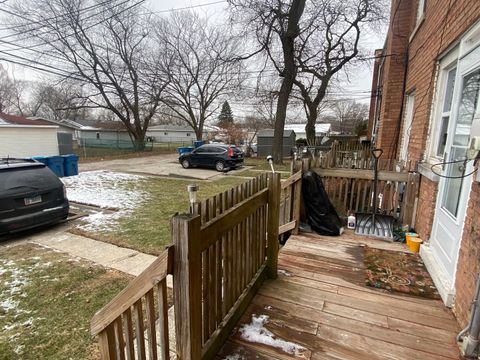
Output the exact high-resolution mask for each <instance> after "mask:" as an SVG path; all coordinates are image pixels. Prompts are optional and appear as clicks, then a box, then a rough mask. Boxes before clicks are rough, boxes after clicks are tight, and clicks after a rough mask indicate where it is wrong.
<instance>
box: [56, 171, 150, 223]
mask: <svg viewBox="0 0 480 360" xmlns="http://www.w3.org/2000/svg"><path fill="white" fill-rule="evenodd" d="M143 179H145V177H144V176H139V175H132V174H122V173H116V172H111V171H89V172H83V173H80V174H79V175H77V176H70V177H66V178H62V181H63V183H64V184H65V187H66V189H67V197H68V199H69V200H70V201H73V202H77V203H80V204H85V205H92V206H98V207H100V208H103V209H115V210H116V211H115V212H113V213H108V212H103V211H99V212H96V213H93V214H90V215H89V216H88V217H86V218H83V219H82V220H83V223H82V224H80V225H78V227H79V228H80V229H81V230H84V231H91V232H95V231H108V230H111V229H113V228H115V227H116V226H117V225H118V220H119V219H120V218H123V217H126V216H128V215H129V214H130V213H131V212H132V210H133V209H135V208H136V207H137V206H139V205H140V204H141V203H143V201H144V200H145V198H146V197H147V193H146V192H145V191H143V190H142V189H141V187H140V186H139V182H140V181H141V180H143Z"/></svg>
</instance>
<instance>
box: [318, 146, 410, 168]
mask: <svg viewBox="0 0 480 360" xmlns="http://www.w3.org/2000/svg"><path fill="white" fill-rule="evenodd" d="M312 167H315V168H323V169H370V170H371V169H372V168H373V162H372V152H371V145H369V144H368V145H367V144H362V143H360V142H359V141H358V140H355V141H352V140H350V141H335V142H334V143H333V145H332V147H331V149H330V150H328V151H319V152H317V153H315V156H314V158H313V159H312ZM414 168H415V162H412V161H408V162H405V161H398V160H395V159H388V158H387V157H383V158H380V159H379V161H378V169H379V170H384V171H414V170H415V169H414Z"/></svg>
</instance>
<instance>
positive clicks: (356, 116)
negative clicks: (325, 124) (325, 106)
mask: <svg viewBox="0 0 480 360" xmlns="http://www.w3.org/2000/svg"><path fill="white" fill-rule="evenodd" d="M331 109H332V111H333V113H334V114H335V118H336V121H337V122H338V124H339V127H338V129H339V131H340V133H342V134H345V133H349V134H354V133H356V131H357V127H358V126H359V125H360V124H361V123H362V122H364V121H365V120H366V119H368V105H367V104H363V103H358V102H356V101H355V100H337V101H335V102H333V103H332V106H331Z"/></svg>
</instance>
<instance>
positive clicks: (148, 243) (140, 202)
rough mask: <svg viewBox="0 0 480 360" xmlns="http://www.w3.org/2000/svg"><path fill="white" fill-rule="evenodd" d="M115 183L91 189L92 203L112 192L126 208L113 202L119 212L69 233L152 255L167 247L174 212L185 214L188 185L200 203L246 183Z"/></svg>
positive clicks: (145, 179) (138, 179) (234, 179)
mask: <svg viewBox="0 0 480 360" xmlns="http://www.w3.org/2000/svg"><path fill="white" fill-rule="evenodd" d="M110 174H112V173H110ZM108 177H112V175H109V176H108ZM118 179H123V180H122V181H120V180H117V181H115V186H112V188H111V189H110V188H109V185H108V181H107V176H104V177H103V178H102V181H100V182H99V183H98V184H99V187H100V186H103V187H104V189H101V188H95V187H92V191H95V193H96V194H97V199H93V200H92V202H95V201H99V199H98V198H100V197H101V196H102V195H103V194H107V195H108V192H109V191H111V190H113V189H114V190H115V191H118V192H119V193H118V195H117V196H116V197H117V198H118V199H121V198H122V197H123V198H124V201H123V203H126V205H127V206H125V207H124V208H121V204H119V202H118V200H117V199H116V202H112V203H113V204H114V206H113V207H115V208H121V210H120V211H119V212H117V213H114V214H112V215H106V216H102V215H101V214H100V215H99V217H98V218H95V217H92V219H87V221H88V222H84V223H80V224H79V225H77V227H76V228H74V229H72V230H71V231H72V232H74V233H77V234H81V235H86V236H89V237H91V238H94V239H97V240H102V241H106V242H110V243H114V244H116V245H119V246H123V247H128V248H132V249H135V250H138V251H141V252H145V253H149V254H153V255H158V254H159V253H161V252H162V251H163V249H164V247H165V245H168V244H170V241H171V239H170V219H171V217H172V216H173V215H174V214H175V213H177V212H179V213H181V212H185V211H187V210H188V193H187V185H189V184H191V183H196V184H197V185H198V186H199V191H198V199H199V200H202V199H205V198H208V197H211V196H213V195H215V194H218V193H220V192H223V191H225V190H228V189H230V188H232V187H234V186H236V185H238V184H241V183H243V182H245V181H246V180H245V179H242V178H237V177H233V176H232V177H230V176H225V177H221V178H220V179H218V180H216V181H199V180H195V181H193V180H180V179H166V178H157V177H128V176H127V177H123V178H122V177H118ZM67 191H68V186H67ZM69 196H70V195H69ZM84 197H85V196H84ZM131 198H135V199H137V200H135V201H136V202H137V204H136V206H130V204H129V203H128V202H129V201H130V200H131ZM87 203H88V202H87ZM102 203H103V204H105V205H106V204H108V202H102ZM107 207H108V206H107Z"/></svg>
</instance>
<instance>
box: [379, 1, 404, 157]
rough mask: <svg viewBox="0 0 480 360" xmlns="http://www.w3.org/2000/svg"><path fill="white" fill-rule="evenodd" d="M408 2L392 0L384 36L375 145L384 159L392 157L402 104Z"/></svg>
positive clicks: (393, 155) (396, 139)
mask: <svg viewBox="0 0 480 360" xmlns="http://www.w3.org/2000/svg"><path fill="white" fill-rule="evenodd" d="M411 6H412V0H393V1H392V8H391V20H390V28H389V31H388V34H387V41H386V49H387V51H386V52H385V53H384V56H386V57H385V58H384V61H383V64H382V70H381V72H382V73H383V79H382V83H381V88H380V89H379V90H380V91H381V94H382V95H381V107H380V122H381V126H380V127H379V130H378V134H377V141H376V146H377V147H379V148H381V149H383V151H384V155H383V157H384V158H390V159H392V158H395V157H396V156H395V155H396V153H395V149H396V145H397V143H398V130H399V125H400V122H399V121H400V117H401V112H402V102H403V83H404V77H405V66H406V63H405V61H406V56H405V53H406V51H407V46H408V34H409V29H410V23H411Z"/></svg>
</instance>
